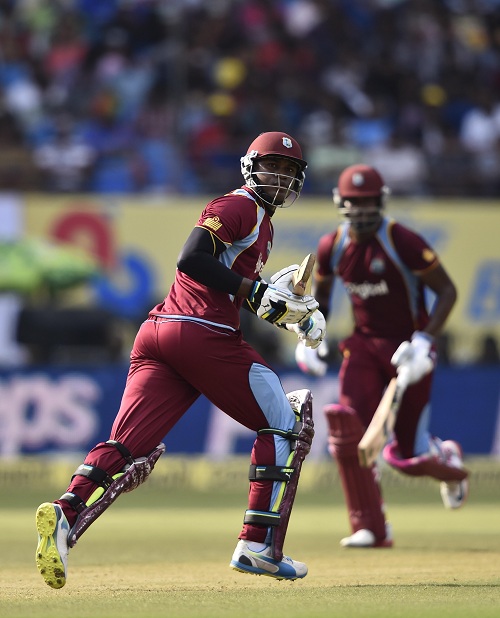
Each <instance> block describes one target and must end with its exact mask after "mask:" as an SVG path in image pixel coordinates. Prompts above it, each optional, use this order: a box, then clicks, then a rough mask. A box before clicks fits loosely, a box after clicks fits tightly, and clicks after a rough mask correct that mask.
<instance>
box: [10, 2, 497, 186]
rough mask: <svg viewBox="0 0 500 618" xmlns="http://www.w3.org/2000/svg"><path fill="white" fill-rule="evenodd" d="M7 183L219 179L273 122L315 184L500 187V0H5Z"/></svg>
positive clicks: (223, 180)
mask: <svg viewBox="0 0 500 618" xmlns="http://www.w3.org/2000/svg"><path fill="white" fill-rule="evenodd" d="M0 54H1V56H0V146H1V148H0V189H3V190H5V189H15V190H26V191H31V190H44V191H57V192H80V191H90V192H99V193H113V192H119V193H162V194H164V193H176V194H192V193H213V192H219V191H226V190H228V188H231V187H232V186H233V185H234V186H238V185H240V184H241V176H240V174H239V157H240V156H241V155H242V154H244V153H245V152H246V148H247V146H248V144H249V143H250V142H251V141H252V140H253V138H254V137H255V135H256V134H258V133H260V132H262V131H267V130H277V129H278V130H283V131H286V132H289V133H291V134H292V135H294V136H296V137H297V138H298V139H299V140H300V141H301V142H302V144H303V145H304V150H305V157H306V158H307V160H308V161H309V170H308V174H307V181H306V189H305V191H306V193H309V194H321V195H325V192H326V193H328V192H329V191H330V190H331V187H332V185H333V183H334V182H335V180H336V177H337V175H338V173H339V170H340V169H341V168H343V167H344V166H346V165H349V164H351V163H353V162H359V161H365V162H367V163H370V164H372V165H375V166H377V167H378V168H379V169H380V171H381V172H382V173H383V175H384V176H385V178H386V181H387V183H388V184H389V185H390V186H391V188H392V190H393V193H395V194H396V195H417V196H418V195H438V196H439V195H446V196H474V197H492V196H498V195H500V174H499V173H498V170H499V169H500V0H156V1H155V0H0Z"/></svg>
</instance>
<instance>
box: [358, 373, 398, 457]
mask: <svg viewBox="0 0 500 618" xmlns="http://www.w3.org/2000/svg"><path fill="white" fill-rule="evenodd" d="M405 388H406V383H405V382H402V381H401V380H399V381H398V378H392V380H391V381H390V382H389V384H388V386H387V388H386V390H385V393H384V394H383V396H382V399H381V400H380V403H379V404H378V407H377V409H376V410H375V414H374V415H373V417H372V420H371V423H370V424H369V425H368V428H367V430H366V431H365V433H364V435H363V437H362V438H361V440H360V441H359V444H358V460H359V464H360V465H361V466H362V467H363V468H369V467H370V466H371V465H372V464H373V463H374V462H375V461H376V459H377V457H378V455H379V453H380V451H381V450H382V449H383V448H384V445H385V443H386V442H387V440H388V439H389V437H390V435H391V433H392V430H393V429H394V425H395V424H396V418H397V415H398V411H399V406H400V405H401V399H402V398H403V394H404V391H405Z"/></svg>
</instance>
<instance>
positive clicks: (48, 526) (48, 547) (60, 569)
mask: <svg viewBox="0 0 500 618" xmlns="http://www.w3.org/2000/svg"><path fill="white" fill-rule="evenodd" d="M36 529H37V532H38V547H37V548H36V566H37V568H38V570H39V571H40V575H41V576H42V577H43V579H44V580H45V583H46V584H48V585H49V586H51V587H52V588H62V587H63V586H64V584H65V583H66V572H67V568H68V551H69V547H68V534H69V524H68V520H67V519H66V516H65V515H64V513H63V510H62V508H61V507H60V506H59V505H58V504H53V503H52V502H44V503H43V504H41V505H40V506H39V507H38V509H37V512H36Z"/></svg>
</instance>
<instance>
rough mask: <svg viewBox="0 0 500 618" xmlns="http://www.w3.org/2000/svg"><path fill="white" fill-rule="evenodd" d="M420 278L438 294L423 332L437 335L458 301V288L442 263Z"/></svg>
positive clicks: (433, 335) (432, 335)
mask: <svg viewBox="0 0 500 618" xmlns="http://www.w3.org/2000/svg"><path fill="white" fill-rule="evenodd" d="M420 278H421V280H422V283H423V284H424V285H426V286H427V287H428V288H429V289H431V290H432V291H433V292H434V293H435V294H436V301H435V303H434V307H433V308H432V312H431V315H430V319H429V323H428V324H427V326H426V327H425V329H423V332H425V333H427V334H428V335H430V336H431V337H437V336H438V335H439V334H440V332H441V330H442V328H443V326H444V325H445V323H446V320H447V319H448V316H449V315H450V313H451V310H452V309H453V306H454V305H455V303H456V301H457V289H456V287H455V284H454V283H453V281H452V280H451V278H450V276H449V275H448V273H447V272H446V270H445V269H444V267H443V266H442V265H441V264H438V265H437V266H436V267H435V268H433V269H431V270H430V271H427V272H425V273H424V274H422V275H421V277H420Z"/></svg>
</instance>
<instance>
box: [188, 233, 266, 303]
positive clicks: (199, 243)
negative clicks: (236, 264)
mask: <svg viewBox="0 0 500 618" xmlns="http://www.w3.org/2000/svg"><path fill="white" fill-rule="evenodd" d="M225 250H226V245H225V244H224V243H223V242H222V240H220V238H217V236H215V234H212V233H211V232H209V231H208V230H207V229H205V228H203V227H195V228H194V229H193V230H192V232H191V234H190V235H189V236H188V239H187V240H186V242H185V244H184V246H183V247H182V249H181V252H180V254H179V257H178V259H177V268H178V269H179V270H180V271H181V272H183V273H184V274H186V275H188V277H191V279H194V280H195V281H198V282H199V283H202V284H203V285H206V286H207V287H209V288H213V289H214V290H217V291H219V292H227V293H228V294H233V295H234V296H243V297H245V298H246V297H248V296H249V294H250V292H251V290H252V286H253V284H254V282H253V281H252V280H251V279H247V278H246V277H242V276H241V275H239V274H238V273H236V272H234V271H233V270H231V269H230V268H227V266H225V265H224V264H223V263H222V262H220V261H219V259H218V258H219V256H220V255H221V253H223V252H224V251H225Z"/></svg>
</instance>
